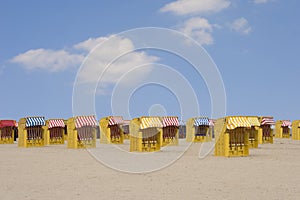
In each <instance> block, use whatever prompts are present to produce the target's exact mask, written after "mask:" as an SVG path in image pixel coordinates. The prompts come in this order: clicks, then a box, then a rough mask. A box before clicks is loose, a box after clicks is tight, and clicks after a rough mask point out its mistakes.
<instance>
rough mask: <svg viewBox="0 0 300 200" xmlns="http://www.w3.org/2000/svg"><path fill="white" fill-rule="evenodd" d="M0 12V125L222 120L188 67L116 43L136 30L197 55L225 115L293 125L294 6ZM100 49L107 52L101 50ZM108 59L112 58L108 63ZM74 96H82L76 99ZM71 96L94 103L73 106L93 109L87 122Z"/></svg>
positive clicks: (163, 5) (28, 6)
mask: <svg viewBox="0 0 300 200" xmlns="http://www.w3.org/2000/svg"><path fill="white" fill-rule="evenodd" d="M0 4H1V6H0V36H1V37H0V91H1V96H0V97H1V98H0V99H1V100H0V119H16V120H18V119H19V118H22V117H25V116H45V117H46V118H66V119H67V118H69V117H72V116H73V115H74V114H75V115H80V114H86V115H88V114H96V116H97V119H100V118H102V117H105V116H108V115H123V112H121V110H122V108H125V110H127V111H128V113H129V114H130V116H125V118H134V117H138V116H143V115H175V116H179V118H180V119H182V120H184V121H186V120H187V119H188V118H190V117H195V115H202V116H211V117H214V118H215V117H221V116H218V115H212V110H213V107H216V105H213V103H212V102H213V100H212V98H218V97H215V96H213V97H212V96H211V92H212V91H211V88H214V87H213V86H211V85H208V83H207V81H206V80H207V79H206V77H204V76H203V74H202V75H201V74H199V73H197V71H196V70H195V69H194V68H193V66H192V64H191V63H190V62H189V61H188V60H185V59H184V58H183V57H181V56H180V55H175V54H174V53H172V52H169V51H164V50H160V49H151V48H150V49H147V48H144V49H137V47H138V45H139V43H138V42H137V41H138V38H139V35H136V36H135V35H133V36H131V37H130V36H129V35H126V34H123V35H122V33H124V32H126V31H128V30H135V29H137V28H138V29H141V28H143V27H158V28H165V29H170V31H171V32H172V30H174V31H178V33H180V34H181V33H182V34H184V35H185V36H186V37H189V38H192V39H193V41H194V42H195V43H197V44H199V45H201V46H202V48H203V51H204V52H205V53H206V54H207V56H208V57H209V58H210V59H211V61H212V63H214V64H215V67H217V69H218V71H219V73H220V76H221V78H222V84H223V86H224V88H225V93H226V101H225V102H221V103H220V105H223V104H224V105H225V106H226V113H225V114H226V115H258V116H261V115H267V116H274V117H275V119H278V120H279V119H290V120H295V119H300V106H299V105H300V104H299V102H300V92H299V85H300V84H299V80H300V79H299V75H300V65H299V62H298V60H299V52H300V47H299V45H300V39H299V38H300V36H299V35H300V26H299V25H300V23H299V20H297V19H299V18H300V16H299V15H300V14H299V12H298V8H299V7H300V2H299V1H297V0H288V1H283V0H243V1H242V0H175V1H174V0H173V1H171V0H156V1H140V0H131V1H128V0H124V1H116V0H101V1H92V0H87V1H71V0H60V1H57V0H53V1H38V0H28V1H17V0H1V3H0ZM119 33H121V35H120V34H119ZM176 33H177V32H176ZM149 37H151V38H155V37H157V38H159V36H155V35H150V36H149ZM166 40H168V39H166ZM107 41H110V43H108V42H107ZM143 42H144V43H145V44H146V43H147V42H146V41H140V44H144V43H143ZM159 42H161V43H164V42H165V41H158V43H159ZM169 43H173V44H174V45H177V44H176V42H171V41H170V42H169ZM178 43H180V41H178ZM101 44H109V45H107V46H106V47H105V48H102V49H101V48H100V49H99V48H98V47H99V45H101ZM180 44H181V43H180ZM185 45H186V47H187V48H188V47H189V45H190V44H189V43H185ZM124 52H129V53H127V54H126V55H123V54H122V53H124ZM92 53H94V54H93V56H89V55H91V54H92ZM121 55H122V56H121ZM116 56H120V58H118V59H117V60H112V58H115V57H116ZM201 59H202V57H201V56H199V60H201ZM110 62H112V64H111V66H110V67H109V69H108V70H107V71H105V73H104V74H102V75H103V76H102V77H101V79H99V75H100V72H101V70H102V71H103V70H104V69H106V66H107V64H108V63H110ZM84 66H86V67H87V68H84ZM137 66H140V68H138V69H135V67H137ZM87 69H89V70H87ZM134 69H135V70H134ZM208 70H209V71H213V70H212V68H209V69H208ZM129 72H130V73H129ZM99 80H100V81H99ZM159 81H165V84H164V85H162V84H160V83H159ZM216 81H217V80H216ZM94 85H95V87H96V88H93V86H94ZM210 86H211V87H210ZM78 87H79V88H82V89H83V90H81V93H76V91H77V90H76V89H77V88H78ZM118 88H120V89H119V90H118ZM115 91H123V93H124V94H122V95H124V96H122V95H119V93H118V92H115ZM74 93H75V95H74ZM76 95H77V96H76ZM74 96H75V98H77V97H78V98H87V97H92V99H88V101H86V102H85V101H83V103H82V102H81V104H85V103H86V105H87V106H88V107H91V106H92V107H93V108H94V112H95V113H92V111H90V110H89V109H87V110H84V109H85V105H81V106H82V110H80V109H79V110H78V111H77V110H76V105H75V106H74V102H75V104H77V99H74ZM125 97H127V98H128V99H126V98H125ZM124 98H125V99H124ZM187 99H190V101H187ZM220 99H222V98H220ZM220 99H218V100H220ZM90 100H91V101H90ZM216 102H217V101H216ZM195 103H196V104H197V106H198V107H197V106H195ZM74 107H75V110H76V111H74ZM117 107H118V108H117ZM183 110H184V111H183Z"/></svg>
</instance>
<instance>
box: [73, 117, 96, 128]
mask: <svg viewBox="0 0 300 200" xmlns="http://www.w3.org/2000/svg"><path fill="white" fill-rule="evenodd" d="M83 126H97V121H96V118H95V116H93V115H92V116H79V117H76V121H75V127H76V128H80V127H83Z"/></svg>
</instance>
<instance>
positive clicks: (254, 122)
mask: <svg viewBox="0 0 300 200" xmlns="http://www.w3.org/2000/svg"><path fill="white" fill-rule="evenodd" d="M247 118H248V121H249V123H250V125H251V128H250V129H249V148H258V132H259V128H260V122H259V120H258V117H257V116H248V117H247Z"/></svg>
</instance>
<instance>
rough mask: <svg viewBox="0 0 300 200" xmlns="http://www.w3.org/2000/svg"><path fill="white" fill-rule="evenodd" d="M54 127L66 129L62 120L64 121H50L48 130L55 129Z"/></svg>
mask: <svg viewBox="0 0 300 200" xmlns="http://www.w3.org/2000/svg"><path fill="white" fill-rule="evenodd" d="M54 127H65V122H64V120H62V119H51V120H49V126H48V128H54Z"/></svg>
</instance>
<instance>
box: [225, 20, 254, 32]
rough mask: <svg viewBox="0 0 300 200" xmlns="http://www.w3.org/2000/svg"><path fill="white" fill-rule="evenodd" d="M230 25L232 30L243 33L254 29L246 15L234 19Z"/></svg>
mask: <svg viewBox="0 0 300 200" xmlns="http://www.w3.org/2000/svg"><path fill="white" fill-rule="evenodd" d="M230 27H231V29H232V30H234V31H236V32H238V33H242V34H249V33H250V32H251V30H252V28H251V26H250V25H249V23H248V21H247V20H246V19H245V18H244V17H241V18H238V19H236V20H234V21H233V22H232V23H231V25H230Z"/></svg>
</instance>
